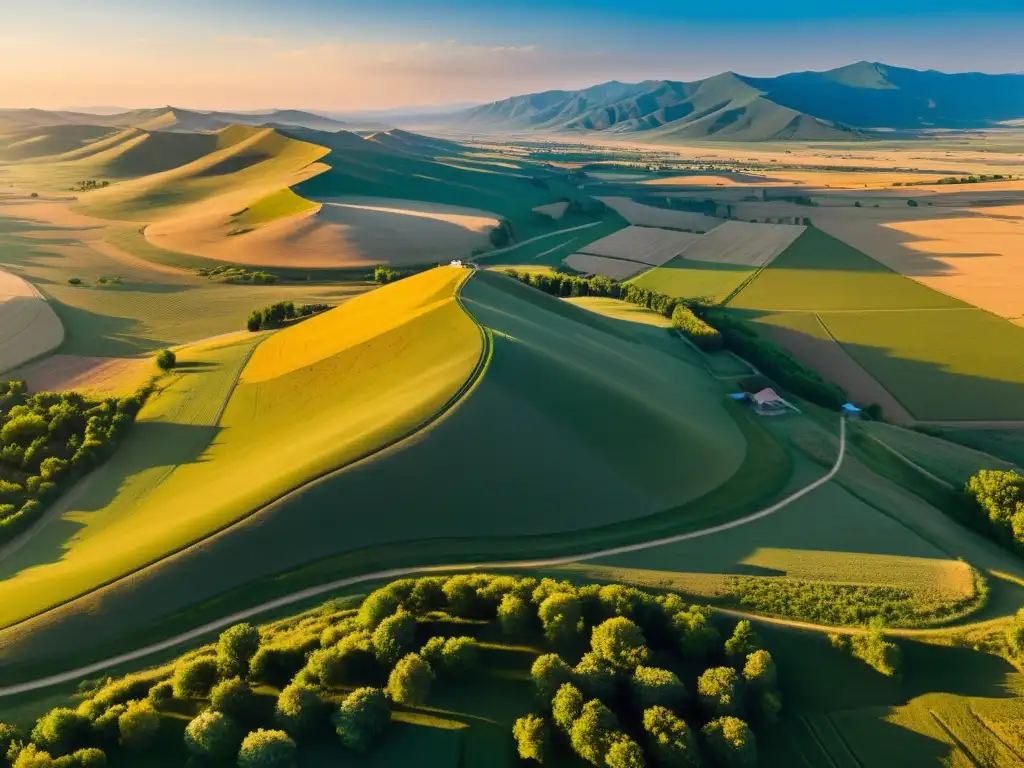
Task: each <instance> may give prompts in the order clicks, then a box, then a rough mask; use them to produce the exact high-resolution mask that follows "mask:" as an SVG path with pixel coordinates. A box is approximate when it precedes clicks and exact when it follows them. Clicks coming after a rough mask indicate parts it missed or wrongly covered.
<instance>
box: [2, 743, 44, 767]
mask: <svg viewBox="0 0 1024 768" xmlns="http://www.w3.org/2000/svg"><path fill="white" fill-rule="evenodd" d="M7 754H8V756H10V754H11V753H10V752H8V753H7ZM17 755H18V756H17V758H15V760H14V763H13V765H12V768H53V764H54V763H53V757H52V756H51V755H50V753H49V752H46V751H44V750H41V749H39V748H38V747H37V746H36V745H35V744H28V745H26V746H25V747H24V748H23V749H22V750H20V751H19V752H18V753H17Z"/></svg>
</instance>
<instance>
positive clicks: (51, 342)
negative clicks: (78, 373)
mask: <svg viewBox="0 0 1024 768" xmlns="http://www.w3.org/2000/svg"><path fill="white" fill-rule="evenodd" d="M63 340H64V328H63V326H62V325H61V323H60V320H59V319H58V317H57V315H55V314H54V312H53V310H52V309H51V308H50V305H49V304H47V303H46V299H45V298H44V297H43V296H42V295H40V293H39V291H37V290H36V289H35V288H33V287H32V285H31V284H30V283H28V282H26V281H25V280H23V279H21V278H20V277H18V276H17V275H12V274H11V273H9V272H4V271H2V270H0V373H2V372H4V371H7V370H10V369H11V368H16V367H17V366H19V365H21V364H22V363H24V362H25V361H27V360H31V359H32V358H35V357H39V356H40V355H44V354H46V353H47V352H49V351H50V350H52V349H53V348H54V347H57V346H58V345H60V343H61V342H62V341H63Z"/></svg>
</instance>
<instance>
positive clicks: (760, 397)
mask: <svg viewBox="0 0 1024 768" xmlns="http://www.w3.org/2000/svg"><path fill="white" fill-rule="evenodd" d="M749 398H750V404H751V405H752V406H753V407H754V410H755V411H756V412H757V413H759V414H761V415H762V416H778V415H780V414H783V413H786V412H787V411H796V412H798V413H799V409H797V408H795V407H794V406H792V405H790V404H789V403H788V402H786V401H785V400H783V399H782V398H781V397H779V395H778V393H777V392H776V391H775V390H774V389H772V388H771V387H766V388H765V389H762V390H761V391H760V392H755V393H754V394H752V395H750V396H749Z"/></svg>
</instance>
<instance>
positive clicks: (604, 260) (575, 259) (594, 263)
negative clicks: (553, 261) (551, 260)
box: [562, 253, 650, 280]
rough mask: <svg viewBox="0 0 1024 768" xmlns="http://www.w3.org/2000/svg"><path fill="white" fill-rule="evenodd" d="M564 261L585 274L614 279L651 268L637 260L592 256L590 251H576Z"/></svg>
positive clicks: (568, 265) (630, 275)
mask: <svg viewBox="0 0 1024 768" xmlns="http://www.w3.org/2000/svg"><path fill="white" fill-rule="evenodd" d="M562 263H563V264H565V265H566V266H567V267H571V268H572V269H574V270H576V271H577V272H581V273H583V274H585V275H604V276H605V277H608V278H611V279H612V280H628V279H629V278H631V277H632V276H633V275H635V274H637V273H638V272H643V271H644V270H646V269H650V267H649V266H647V265H646V264H641V263H640V262H637V261H626V260H625V259H611V258H608V257H606V256H591V255H590V254H589V253H574V254H572V255H570V256H566V257H565V258H564V259H562Z"/></svg>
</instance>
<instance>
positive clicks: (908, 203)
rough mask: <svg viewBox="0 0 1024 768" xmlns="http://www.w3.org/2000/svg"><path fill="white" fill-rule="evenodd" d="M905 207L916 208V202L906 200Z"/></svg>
mask: <svg viewBox="0 0 1024 768" xmlns="http://www.w3.org/2000/svg"><path fill="white" fill-rule="evenodd" d="M907 205H909V206H910V207H911V208H917V200H907Z"/></svg>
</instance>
